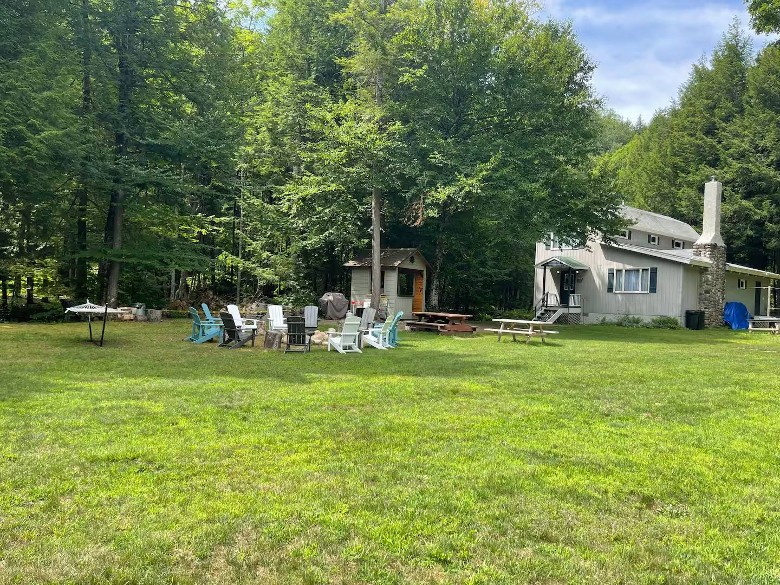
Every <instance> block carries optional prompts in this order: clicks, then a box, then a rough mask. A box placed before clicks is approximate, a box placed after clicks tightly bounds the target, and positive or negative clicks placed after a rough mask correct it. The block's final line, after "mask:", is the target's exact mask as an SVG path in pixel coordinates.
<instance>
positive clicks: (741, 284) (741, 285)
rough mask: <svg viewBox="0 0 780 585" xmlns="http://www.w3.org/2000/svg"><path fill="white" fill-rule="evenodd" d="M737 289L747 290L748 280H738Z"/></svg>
mask: <svg viewBox="0 0 780 585" xmlns="http://www.w3.org/2000/svg"><path fill="white" fill-rule="evenodd" d="M737 288H738V289H740V290H745V289H746V288H747V280H745V279H744V278H738V279H737Z"/></svg>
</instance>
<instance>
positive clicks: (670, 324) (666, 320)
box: [648, 317, 680, 329]
mask: <svg viewBox="0 0 780 585" xmlns="http://www.w3.org/2000/svg"><path fill="white" fill-rule="evenodd" d="M648 327H652V328H654V329H679V328H680V322H679V321H678V320H677V319H676V318H675V317H653V318H652V319H651V320H650V323H649V325H648Z"/></svg>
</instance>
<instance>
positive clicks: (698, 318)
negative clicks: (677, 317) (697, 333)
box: [685, 310, 704, 329]
mask: <svg viewBox="0 0 780 585" xmlns="http://www.w3.org/2000/svg"><path fill="white" fill-rule="evenodd" d="M685 327H686V328H688V329H704V311H693V310H688V311H685Z"/></svg>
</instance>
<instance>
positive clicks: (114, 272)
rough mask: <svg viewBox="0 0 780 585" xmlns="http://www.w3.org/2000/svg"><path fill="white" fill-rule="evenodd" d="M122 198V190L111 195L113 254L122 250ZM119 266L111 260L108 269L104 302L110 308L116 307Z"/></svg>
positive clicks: (123, 196)
mask: <svg viewBox="0 0 780 585" xmlns="http://www.w3.org/2000/svg"><path fill="white" fill-rule="evenodd" d="M124 198H125V194H124V191H123V190H122V189H117V190H116V191H114V192H113V193H112V194H111V207H112V208H113V209H114V213H113V217H112V222H111V234H110V241H111V249H112V250H113V251H114V253H117V252H119V251H120V250H121V249H122V219H123V216H124ZM120 267H121V264H120V262H119V259H118V258H116V257H115V258H112V260H111V263H110V264H109V267H108V283H107V284H106V299H107V300H106V302H107V303H108V304H109V306H111V307H116V306H117V302H118V296H119V270H120Z"/></svg>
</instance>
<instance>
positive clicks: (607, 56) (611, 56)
mask: <svg viewBox="0 0 780 585" xmlns="http://www.w3.org/2000/svg"><path fill="white" fill-rule="evenodd" d="M540 2H541V4H542V7H543V8H542V11H541V14H540V16H541V17H542V18H553V19H555V20H561V21H571V22H572V24H573V26H574V30H575V31H576V33H577V37H578V38H579V40H580V42H581V43H582V44H583V46H584V47H585V49H586V51H587V53H588V55H589V56H590V58H591V59H592V60H593V61H594V62H595V63H596V65H597V69H596V72H595V73H594V76H593V85H594V87H595V89H596V92H597V93H598V94H599V95H600V96H602V97H603V98H604V99H605V102H606V105H607V106H608V107H610V108H612V109H613V110H615V111H616V112H617V113H618V114H620V115H621V116H623V117H625V118H629V119H631V120H636V119H637V117H638V116H640V115H641V116H642V119H643V120H644V121H645V122H647V121H649V120H650V118H651V117H652V115H653V112H655V111H656V110H657V109H659V108H663V107H666V106H668V105H669V104H670V103H671V101H672V100H673V99H674V98H675V97H676V96H677V93H678V90H679V88H680V86H681V85H682V84H683V83H684V82H685V81H686V79H687V78H688V75H689V73H690V71H691V67H692V66H693V64H694V63H696V62H697V61H698V60H699V59H700V58H701V57H703V56H704V57H708V56H709V55H710V54H711V53H712V50H713V49H714V48H715V46H716V45H717V44H718V42H719V41H720V39H721V37H722V36H723V33H724V32H726V30H727V29H728V26H729V24H730V23H731V21H732V20H733V19H734V17H737V18H738V19H739V21H740V22H741V23H742V26H743V28H744V29H745V31H746V32H748V33H749V34H750V36H751V37H752V38H753V48H754V50H758V49H760V48H761V47H763V46H764V45H765V44H766V43H767V42H768V41H769V40H771V39H770V38H769V37H767V36H766V35H755V34H754V33H753V31H752V30H751V29H750V19H749V15H748V12H747V9H746V8H745V4H744V2H742V0H699V1H693V0H677V1H674V0H624V1H622V2H621V1H618V0H540Z"/></svg>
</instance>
